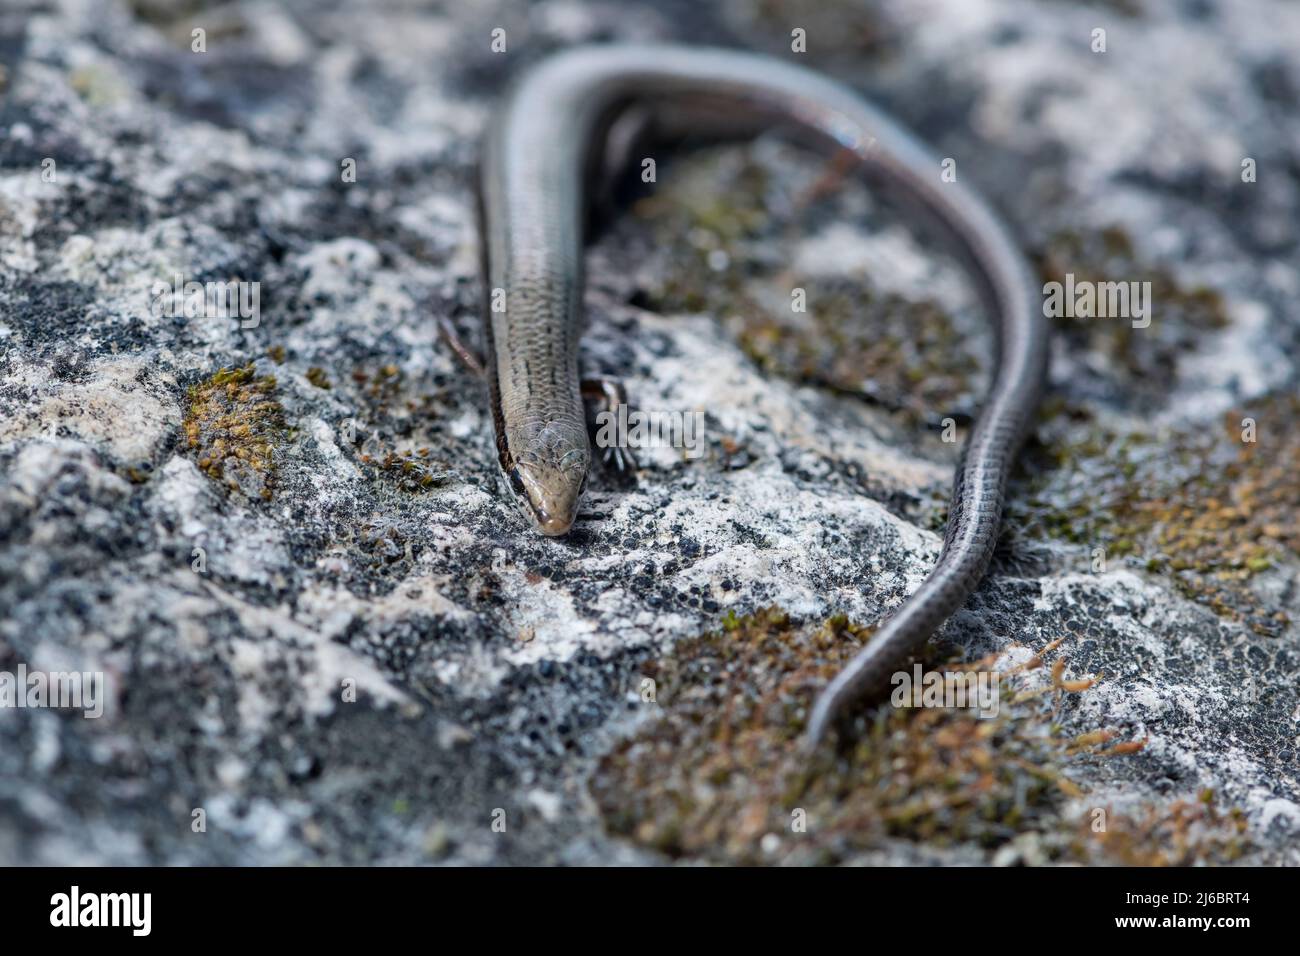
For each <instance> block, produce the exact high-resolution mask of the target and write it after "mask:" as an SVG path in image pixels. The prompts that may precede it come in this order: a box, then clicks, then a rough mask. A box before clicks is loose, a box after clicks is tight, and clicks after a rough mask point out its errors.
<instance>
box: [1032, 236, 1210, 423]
mask: <svg viewBox="0 0 1300 956" xmlns="http://www.w3.org/2000/svg"><path fill="white" fill-rule="evenodd" d="M1035 258H1036V261H1037V263H1038V269H1039V273H1040V276H1041V278H1042V280H1043V282H1044V283H1047V282H1061V283H1064V282H1065V277H1066V275H1067V274H1073V276H1074V282H1075V285H1076V287H1077V286H1078V285H1079V284H1080V283H1082V282H1089V283H1103V282H1123V283H1129V282H1150V283H1151V296H1150V300H1149V302H1148V305H1149V307H1150V309H1151V312H1150V318H1151V324H1150V325H1149V326H1147V327H1146V328H1134V327H1133V321H1132V319H1131V318H1123V317H1111V318H1095V317H1094V318H1082V317H1065V316H1063V317H1059V318H1057V319H1056V320H1055V321H1056V326H1057V329H1058V332H1059V333H1060V334H1061V335H1063V336H1064V337H1065V339H1066V341H1067V343H1068V345H1069V348H1070V349H1071V351H1072V352H1074V353H1076V354H1077V353H1080V352H1082V351H1085V350H1087V351H1091V352H1094V353H1096V354H1097V355H1098V356H1099V357H1100V361H1098V362H1096V363H1093V364H1092V365H1091V366H1090V370H1089V374H1096V375H1104V376H1105V377H1107V378H1109V379H1110V380H1111V382H1112V384H1113V385H1114V386H1115V387H1116V388H1117V389H1118V392H1119V397H1120V398H1122V399H1123V400H1125V401H1126V402H1128V403H1129V404H1132V405H1135V406H1138V407H1142V406H1156V405H1160V404H1162V403H1163V402H1164V401H1165V399H1166V398H1167V397H1168V395H1169V392H1170V386H1171V383H1173V382H1174V381H1175V380H1176V378H1177V374H1178V359H1179V357H1180V356H1182V355H1183V354H1185V353H1187V352H1190V351H1193V350H1194V349H1196V348H1199V347H1200V346H1201V345H1202V344H1203V343H1204V340H1205V336H1206V335H1208V334H1210V333H1213V332H1215V331H1217V330H1219V329H1222V328H1225V327H1226V326H1227V325H1228V316H1227V312H1226V310H1225V307H1224V303H1223V299H1222V297H1221V296H1220V295H1219V294H1218V293H1217V292H1216V291H1214V290H1213V289H1211V288H1209V287H1208V286H1203V285H1197V286H1184V285H1182V284H1181V283H1180V282H1179V281H1178V280H1177V279H1176V278H1175V277H1174V275H1173V274H1172V273H1171V272H1170V271H1169V270H1167V269H1164V268H1161V267H1153V266H1151V265H1149V264H1147V263H1145V262H1143V261H1141V260H1140V259H1139V258H1138V256H1137V254H1136V252H1135V251H1134V248H1133V241H1132V239H1131V238H1130V237H1129V235H1128V233H1127V232H1125V231H1124V230H1122V229H1118V228H1109V229H1101V230H1097V231H1093V232H1079V231H1073V230H1067V231H1062V232H1058V233H1056V234H1055V235H1053V236H1052V237H1051V238H1049V239H1048V240H1047V242H1046V243H1045V244H1044V245H1043V247H1042V248H1041V249H1039V250H1038V253H1037V255H1036V256H1035Z"/></svg>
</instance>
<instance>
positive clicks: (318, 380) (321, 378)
mask: <svg viewBox="0 0 1300 956" xmlns="http://www.w3.org/2000/svg"><path fill="white" fill-rule="evenodd" d="M307 381H309V382H311V383H312V384H313V385H315V386H316V387H317V388H321V389H325V390H326V391H328V390H329V387H330V380H329V376H327V375H326V374H325V370H324V369H323V368H321V367H320V366H319V365H313V366H312V367H311V368H309V369H307Z"/></svg>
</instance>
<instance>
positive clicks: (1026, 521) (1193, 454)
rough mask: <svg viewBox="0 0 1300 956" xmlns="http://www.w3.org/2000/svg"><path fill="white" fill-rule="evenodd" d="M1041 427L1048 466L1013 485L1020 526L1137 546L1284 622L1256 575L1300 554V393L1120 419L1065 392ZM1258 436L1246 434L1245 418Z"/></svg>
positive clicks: (1010, 517) (1189, 588) (1128, 553)
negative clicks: (1150, 422) (1206, 411)
mask: <svg viewBox="0 0 1300 956" xmlns="http://www.w3.org/2000/svg"><path fill="white" fill-rule="evenodd" d="M1044 419H1045V421H1044V423H1043V424H1042V426H1041V427H1040V429H1039V436H1040V440H1041V442H1042V445H1041V447H1040V448H1039V449H1038V451H1037V455H1038V457H1039V458H1040V459H1042V460H1045V462H1046V464H1047V466H1048V467H1047V468H1046V469H1044V470H1042V471H1041V472H1040V473H1039V474H1038V475H1037V477H1035V478H1033V479H1030V480H1029V481H1028V482H1026V484H1027V486H1028V487H1025V488H1021V489H1013V491H1012V493H1011V495H1010V496H1009V502H1008V513H1007V523H1008V525H1009V527H1010V528H1011V529H1012V530H1013V533H1016V534H1021V535H1026V536H1030V537H1034V536H1038V537H1051V538H1058V539H1064V540H1066V541H1070V542H1073V543H1076V544H1081V545H1084V546H1086V547H1088V548H1089V549H1095V548H1102V549H1104V551H1105V557H1106V559H1107V560H1108V561H1109V560H1112V559H1118V558H1125V557H1129V558H1135V559H1138V560H1140V561H1141V563H1142V566H1143V567H1144V568H1146V569H1147V570H1148V571H1152V572H1156V573H1159V574H1163V575H1168V576H1170V577H1171V578H1172V579H1173V580H1174V582H1175V583H1176V585H1177V587H1178V589H1179V590H1180V591H1181V592H1182V593H1184V594H1186V595H1188V596H1190V597H1193V598H1195V599H1196V600H1198V601H1201V602H1202V603H1205V604H1207V605H1209V606H1210V607H1212V608H1213V609H1214V610H1215V611H1217V612H1218V613H1220V614H1221V615H1224V616H1227V617H1230V618H1232V619H1236V620H1244V621H1246V622H1247V623H1248V624H1249V625H1250V626H1251V627H1252V628H1253V629H1254V630H1255V631H1256V632H1258V633H1261V634H1276V633H1278V632H1280V630H1281V629H1282V628H1284V627H1285V626H1286V625H1287V624H1288V619H1287V616H1286V615H1285V613H1283V612H1281V611H1277V612H1270V611H1269V610H1267V608H1266V606H1265V604H1264V602H1263V601H1261V600H1260V599H1258V598H1257V597H1256V596H1255V595H1254V594H1253V592H1252V591H1251V589H1250V580H1251V578H1253V577H1254V576H1256V575H1258V574H1260V573H1261V572H1263V571H1266V570H1268V569H1269V568H1271V567H1272V566H1273V565H1274V564H1275V563H1277V562H1278V561H1281V560H1294V559H1296V558H1297V557H1300V527H1297V525H1296V523H1295V522H1294V521H1293V520H1292V518H1291V517H1290V516H1291V515H1292V513H1293V511H1294V507H1295V502H1296V501H1297V500H1300V399H1297V398H1296V397H1295V396H1290V395H1284V396H1272V397H1270V398H1267V399H1264V400H1262V401H1260V402H1259V403H1258V404H1257V405H1255V406H1253V407H1250V408H1242V409H1239V410H1237V411H1234V412H1232V413H1231V414H1229V415H1227V416H1225V417H1224V418H1223V419H1222V420H1220V421H1217V422H1213V423H1211V424H1209V425H1206V426H1203V427H1200V428H1198V427H1196V426H1194V425H1184V426H1180V427H1179V428H1177V429H1174V430H1170V431H1169V432H1166V433H1162V434H1155V433H1147V432H1139V431H1128V432H1123V431H1116V430H1113V429H1108V428H1103V427H1101V426H1099V425H1098V424H1096V422H1095V421H1094V419H1093V417H1092V414H1091V413H1090V412H1088V411H1086V410H1082V409H1075V408H1071V407H1068V406H1065V405H1063V404H1061V403H1057V404H1056V405H1055V406H1054V407H1053V408H1051V409H1049V410H1047V413H1046V414H1045V415H1044ZM1246 419H1251V420H1253V421H1254V423H1255V431H1256V435H1255V437H1256V439H1257V440H1256V441H1254V442H1248V441H1243V432H1244V431H1245V427H1244V426H1243V424H1242V423H1243V421H1244V420H1246Z"/></svg>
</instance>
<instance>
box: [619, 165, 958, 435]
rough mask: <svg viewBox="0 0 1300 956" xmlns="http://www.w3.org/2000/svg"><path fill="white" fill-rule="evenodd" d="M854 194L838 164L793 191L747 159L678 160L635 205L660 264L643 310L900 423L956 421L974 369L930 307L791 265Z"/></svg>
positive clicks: (946, 319) (951, 329) (946, 318)
mask: <svg viewBox="0 0 1300 956" xmlns="http://www.w3.org/2000/svg"><path fill="white" fill-rule="evenodd" d="M782 178H783V179H785V178H787V177H782ZM858 188H861V187H860V186H858V184H856V183H855V182H854V181H853V179H852V177H851V176H849V175H847V170H845V169H843V168H841V167H840V166H838V165H837V164H836V163H835V162H832V163H830V164H829V165H827V166H826V167H824V169H823V172H822V174H821V175H820V177H817V176H814V177H811V179H810V182H809V183H808V184H807V185H806V186H803V187H802V188H798V187H795V186H792V185H790V184H789V183H778V182H776V178H775V177H772V176H770V175H769V173H768V171H767V170H766V169H765V167H764V166H762V165H761V164H759V163H758V162H757V161H756V160H755V158H754V156H753V154H752V153H751V152H749V151H745V152H739V151H735V150H733V151H721V150H707V151H703V152H701V153H700V154H697V155H693V156H691V157H689V158H687V159H684V160H682V161H680V164H675V165H674V171H673V175H672V176H671V177H670V178H669V179H667V180H666V181H665V184H664V185H663V186H661V187H660V188H659V190H658V192H656V194H655V195H654V196H653V197H651V198H648V199H644V200H642V201H640V202H639V203H637V204H636V207H635V209H636V212H637V214H638V215H639V216H640V217H641V218H643V219H645V220H646V221H648V222H649V224H650V225H651V227H652V229H653V230H654V233H655V235H656V239H657V242H656V246H657V248H658V249H659V250H660V251H661V253H662V255H663V256H664V257H665V261H664V262H663V264H662V273H663V276H664V277H663V279H662V282H661V283H660V284H659V285H658V286H657V287H655V288H652V289H650V290H648V291H649V298H650V300H651V303H652V304H653V305H654V306H655V307H656V308H658V309H660V310H661V311H666V312H672V311H688V312H702V313H707V314H710V315H713V316H715V317H717V318H718V319H719V320H721V321H722V322H723V324H724V326H725V327H726V328H727V329H728V330H729V331H731V332H732V334H733V335H734V336H735V338H736V340H737V342H738V343H739V345H740V346H741V348H742V349H744V351H745V352H746V353H747V354H748V355H749V356H750V357H751V358H752V359H753V360H754V361H755V362H756V363H758V364H759V365H760V366H762V367H763V368H764V369H765V370H767V371H768V372H770V373H772V374H775V375H779V376H782V377H784V378H788V379H792V380H794V381H798V382H804V383H810V384H815V385H820V386H822V387H825V388H830V389H833V390H835V391H838V392H842V393H845V394H851V395H855V396H859V397H862V398H865V399H868V400H870V401H872V402H875V403H877V404H879V405H881V406H883V407H885V408H887V409H889V410H891V411H897V412H901V413H902V415H903V419H904V423H905V424H913V425H916V424H920V423H928V424H934V423H937V422H938V421H940V420H941V419H942V418H943V417H945V416H946V415H948V414H952V413H957V414H959V415H960V414H961V413H962V412H964V411H965V410H967V409H969V408H970V407H972V406H973V405H974V404H975V403H976V402H977V401H978V399H979V394H978V387H977V386H978V373H979V371H980V363H979V361H978V359H977V356H976V353H975V352H974V350H973V349H972V343H970V342H968V341H966V338H967V337H966V336H963V335H961V334H959V333H958V330H957V329H956V328H955V326H954V323H953V321H952V317H951V316H950V315H949V314H948V313H947V312H946V311H945V310H944V309H943V308H942V307H941V306H940V305H939V304H938V303H937V302H934V301H931V300H922V301H914V300H908V299H904V298H902V297H900V296H898V295H896V294H892V293H883V292H880V291H878V290H875V289H873V288H872V287H871V286H870V285H869V284H867V283H862V282H856V281H852V280H850V279H847V278H844V279H841V278H823V277H814V276H802V275H799V274H797V273H794V272H792V271H791V270H790V268H789V265H788V264H789V262H790V261H791V259H792V258H793V254H794V246H795V242H796V241H797V240H798V239H799V238H800V237H801V236H805V235H807V233H808V232H809V231H810V229H812V228H813V226H814V225H815V224H816V223H817V222H818V221H835V220H838V221H845V220H846V219H847V218H849V217H850V213H849V212H848V211H846V210H845V209H843V208H840V206H839V205H838V204H839V203H841V202H842V201H843V195H842V194H843V192H844V191H845V190H851V189H858ZM769 209H780V210H785V211H786V212H784V213H783V214H782V215H781V216H780V217H776V216H773V215H772V214H770V213H769V211H768V210H769ZM683 237H684V240H685V241H683ZM796 290H799V292H800V293H802V295H801V297H800V296H799V294H798V293H797V292H796Z"/></svg>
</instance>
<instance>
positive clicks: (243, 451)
mask: <svg viewBox="0 0 1300 956" xmlns="http://www.w3.org/2000/svg"><path fill="white" fill-rule="evenodd" d="M275 389H276V381H275V377H274V376H271V375H265V376H262V377H261V378H258V377H257V373H256V370H255V368H254V366H253V364H252V363H251V362H250V363H249V364H248V365H246V366H243V367H242V368H223V369H221V370H220V371H218V372H216V373H215V374H214V375H212V376H211V377H209V378H207V379H205V380H204V381H202V382H200V383H199V384H197V385H194V386H193V387H191V388H190V390H189V393H188V399H189V408H188V409H187V411H186V414H185V419H184V422H183V423H182V426H181V427H182V430H183V433H184V438H185V444H186V446H187V447H188V449H189V450H190V453H191V454H192V455H193V456H194V458H195V460H196V461H197V463H198V466H199V468H200V470H202V471H203V473H204V474H206V475H207V476H208V477H209V478H211V479H212V480H213V481H218V482H221V483H223V484H225V485H227V486H228V487H230V488H235V489H241V490H243V491H244V492H245V493H247V494H250V495H252V496H257V497H261V498H263V499H266V500H270V498H271V496H272V494H273V491H274V488H275V477H276V463H275V449H276V446H277V444H278V443H279V442H280V441H281V439H282V438H283V436H284V434H285V427H284V409H283V408H282V407H281V405H280V403H279V402H278V401H276V399H275Z"/></svg>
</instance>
